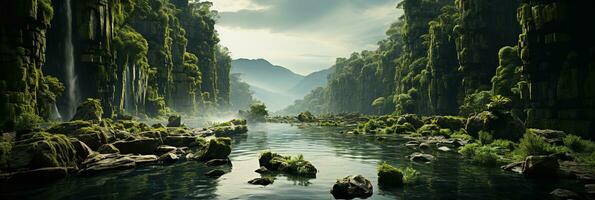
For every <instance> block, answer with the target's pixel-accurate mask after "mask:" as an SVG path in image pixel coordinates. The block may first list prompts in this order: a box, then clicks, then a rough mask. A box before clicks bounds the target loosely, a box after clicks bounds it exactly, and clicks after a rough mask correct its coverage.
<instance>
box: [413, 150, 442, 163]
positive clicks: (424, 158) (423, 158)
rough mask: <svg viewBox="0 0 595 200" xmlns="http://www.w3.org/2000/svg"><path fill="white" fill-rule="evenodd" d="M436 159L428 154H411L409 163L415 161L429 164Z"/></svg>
mask: <svg viewBox="0 0 595 200" xmlns="http://www.w3.org/2000/svg"><path fill="white" fill-rule="evenodd" d="M435 159H436V158H435V157H434V156H432V155H430V154H424V153H418V152H415V153H412V154H411V155H409V160H411V161H415V162H431V161H434V160H435Z"/></svg>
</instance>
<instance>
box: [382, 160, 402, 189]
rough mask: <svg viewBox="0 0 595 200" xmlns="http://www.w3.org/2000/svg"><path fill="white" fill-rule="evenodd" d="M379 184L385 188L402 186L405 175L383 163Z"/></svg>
mask: <svg viewBox="0 0 595 200" xmlns="http://www.w3.org/2000/svg"><path fill="white" fill-rule="evenodd" d="M378 184H379V185H383V186H402V185H403V173H402V172H401V171H400V170H399V169H397V168H395V167H393V166H391V165H389V164H387V163H383V164H382V165H380V166H379V167H378Z"/></svg>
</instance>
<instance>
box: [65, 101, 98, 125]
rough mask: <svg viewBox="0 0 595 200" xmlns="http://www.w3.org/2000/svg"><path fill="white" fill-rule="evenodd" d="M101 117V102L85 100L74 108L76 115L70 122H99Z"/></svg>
mask: <svg viewBox="0 0 595 200" xmlns="http://www.w3.org/2000/svg"><path fill="white" fill-rule="evenodd" d="M102 115H103V108H101V101H99V100H98V99H87V100H86V101H84V102H83V103H82V104H81V105H79V106H78V108H76V113H75V114H74V117H72V121H75V120H86V121H101V116H102Z"/></svg>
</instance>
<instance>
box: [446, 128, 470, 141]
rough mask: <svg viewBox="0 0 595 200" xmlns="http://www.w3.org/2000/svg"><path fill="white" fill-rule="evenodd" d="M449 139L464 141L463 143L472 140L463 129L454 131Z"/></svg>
mask: <svg viewBox="0 0 595 200" xmlns="http://www.w3.org/2000/svg"><path fill="white" fill-rule="evenodd" d="M450 138H456V139H460V140H465V141H469V140H472V139H473V137H471V136H470V135H469V134H467V132H466V131H465V129H460V130H458V131H455V132H454V133H453V134H451V135H450Z"/></svg>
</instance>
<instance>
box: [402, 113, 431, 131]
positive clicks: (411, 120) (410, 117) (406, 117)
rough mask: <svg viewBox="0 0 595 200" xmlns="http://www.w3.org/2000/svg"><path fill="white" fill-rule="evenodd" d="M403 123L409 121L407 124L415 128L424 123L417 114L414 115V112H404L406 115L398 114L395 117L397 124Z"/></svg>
mask: <svg viewBox="0 0 595 200" xmlns="http://www.w3.org/2000/svg"><path fill="white" fill-rule="evenodd" d="M405 123H409V124H411V125H413V127H414V128H415V129H418V128H420V127H421V126H423V125H424V123H423V122H422V121H421V119H420V118H419V117H418V116H417V115H414V114H406V115H401V116H399V118H398V119H397V124H399V125H403V124H405Z"/></svg>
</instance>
